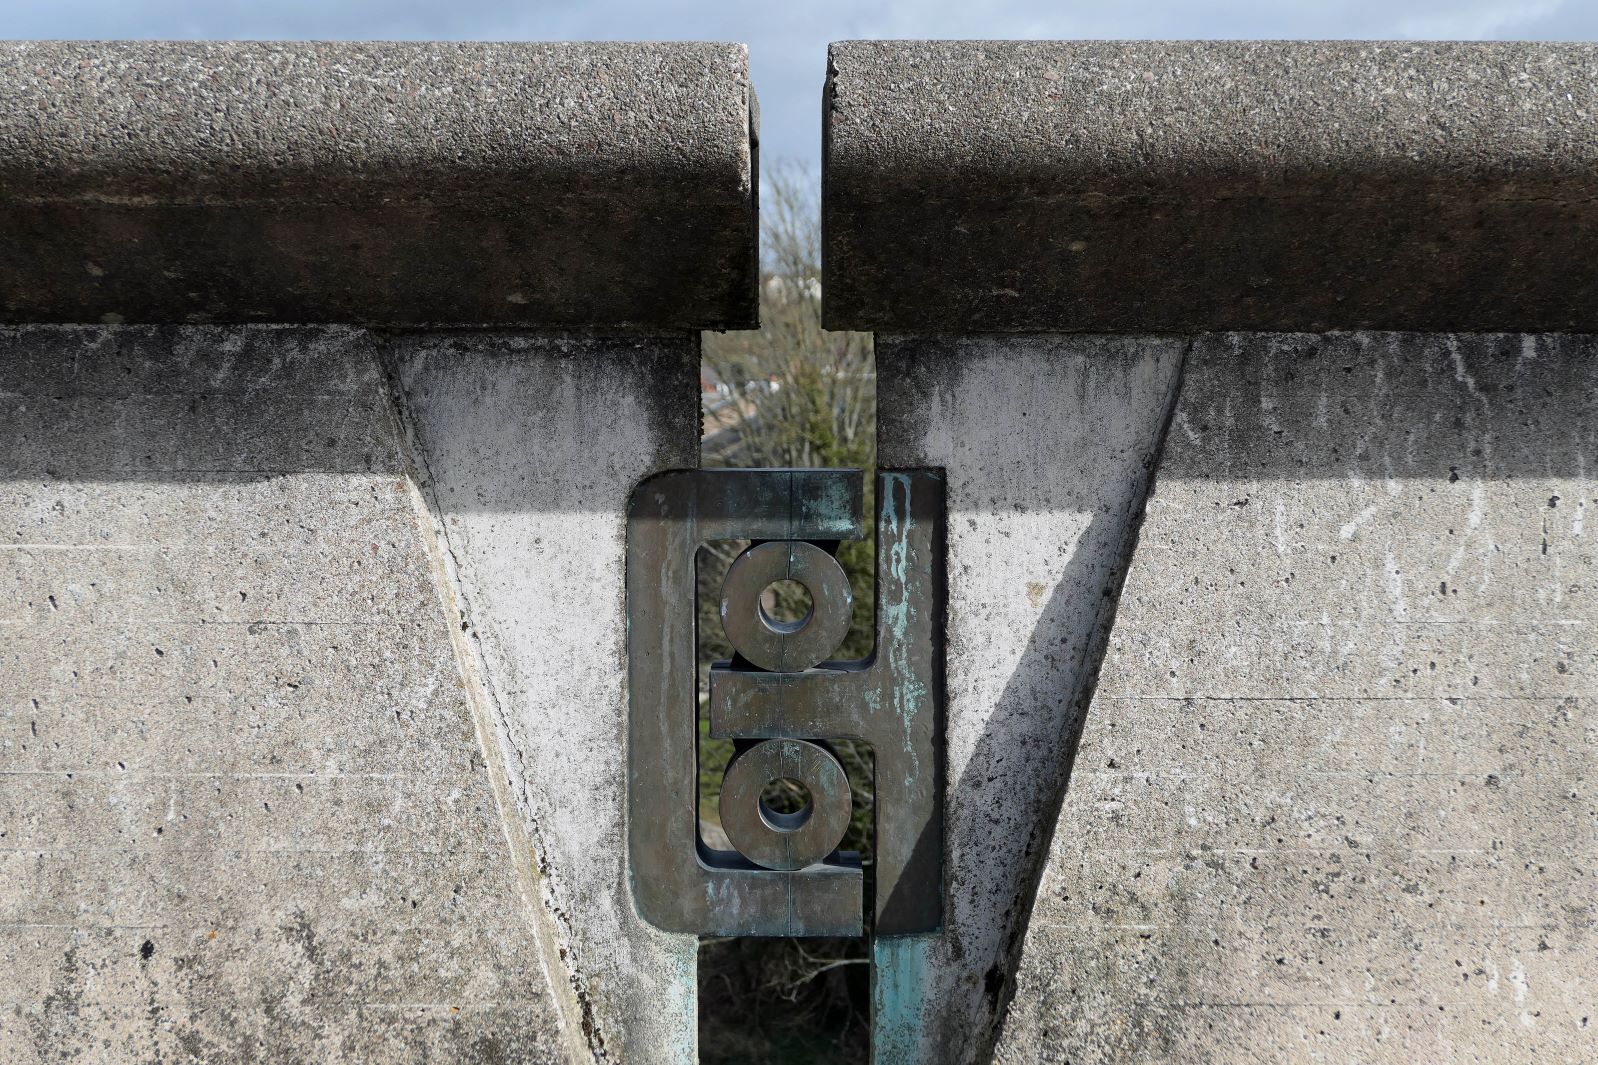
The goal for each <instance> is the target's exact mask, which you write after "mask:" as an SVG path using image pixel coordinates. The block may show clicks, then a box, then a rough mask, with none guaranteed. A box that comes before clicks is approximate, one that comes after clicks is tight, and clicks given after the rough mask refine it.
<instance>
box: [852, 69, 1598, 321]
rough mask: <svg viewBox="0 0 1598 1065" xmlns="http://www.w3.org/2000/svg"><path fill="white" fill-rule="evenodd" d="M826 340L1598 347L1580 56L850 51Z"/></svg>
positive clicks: (1589, 157) (1592, 196)
mask: <svg viewBox="0 0 1598 1065" xmlns="http://www.w3.org/2000/svg"><path fill="white" fill-rule="evenodd" d="M824 116H825V119H824V164H823V219H824V222H823V229H824V239H823V245H824V250H823V258H824V263H825V276H826V279H827V285H826V290H825V312H824V313H825V321H826V324H827V326H828V327H829V328H833V329H845V328H847V329H872V330H882V331H892V332H897V333H966V332H1023V331H1034V332H1047V331H1065V332H1107V333H1116V332H1173V333H1191V332H1203V331H1226V330H1259V331H1298V330H1307V331H1314V332H1321V331H1328V330H1354V329H1391V330H1417V331H1469V332H1477V331H1547V332H1564V331H1583V330H1591V329H1593V328H1598V45H1592V44H1545V43H1507V42H1495V43H1438V42H1357V41H1356V42H1269V41H1263V42H1238V41H1229V42H1206V41H1185V42H1145V41H1138V42H1111V41H1029V42H993V41H964V42H962V41H937V42H929V41H851V42H843V43H837V44H834V45H832V47H831V49H830V52H829V63H828V77H827V85H826V93H825V104H824Z"/></svg>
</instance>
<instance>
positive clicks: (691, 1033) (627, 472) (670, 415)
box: [394, 335, 699, 1065]
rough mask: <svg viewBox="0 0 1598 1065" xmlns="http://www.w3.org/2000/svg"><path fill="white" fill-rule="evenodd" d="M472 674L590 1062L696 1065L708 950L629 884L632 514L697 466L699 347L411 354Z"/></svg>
mask: <svg viewBox="0 0 1598 1065" xmlns="http://www.w3.org/2000/svg"><path fill="white" fill-rule="evenodd" d="M394 353H395V354H394V357H395V365H396V374H397V379H398V381H399V382H400V388H401V390H402V392H403V396H404V400H405V408H406V411H407V418H408V421H409V426H410V431H411V434H412V439H413V441H414V443H415V450H416V454H417V455H418V458H419V463H420V468H419V474H420V476H421V478H422V480H423V483H424V485H425V490H426V493H427V496H428V498H429V500H430V502H431V505H432V507H433V512H434V514H435V516H436V519H437V522H438V528H439V533H440V539H441V542H442V543H443V544H444V545H445V547H446V548H447V558H448V562H449V566H450V570H451V573H452V574H453V578H454V581H455V586H456V587H457V588H458V590H459V594H460V598H461V603H462V615H461V623H460V626H459V629H460V634H461V636H462V638H463V641H464V643H465V644H466V651H467V657H468V658H469V659H470V660H471V661H473V662H474V663H475V669H476V672H477V673H478V675H479V676H480V677H481V679H482V681H483V690H484V694H485V696H486V705H487V713H488V716H489V717H490V718H491V719H492V722H493V732H494V735H495V737H496V740H497V744H496V747H497V748H498V749H500V750H503V751H504V752H505V754H504V762H505V765H506V769H507V770H508V780H509V791H510V795H511V797H512V800H513V806H514V810H515V811H516V812H517V813H519V814H520V817H521V819H522V823H524V824H525V825H526V826H527V829H528V831H527V833H526V836H527V839H528V842H529V843H530V845H531V857H530V858H529V859H528V861H529V863H530V864H536V867H537V869H538V871H539V885H538V893H539V897H540V903H541V907H542V908H543V909H544V910H545V911H547V913H548V914H549V915H550V918H551V920H552V923H553V926H554V928H553V936H552V942H553V945H554V947H555V949H556V952H557V954H558V959H559V960H558V962H557V963H555V964H556V966H557V967H558V975H557V977H556V978H557V979H558V980H561V981H563V982H565V983H566V984H567V985H569V987H570V989H571V993H572V996H573V999H574V1001H575V1009H576V1011H577V1012H576V1016H575V1017H574V1018H573V1021H574V1024H575V1027H576V1028H577V1029H578V1030H579V1031H580V1032H581V1034H582V1037H583V1039H584V1041H585V1043H586V1052H587V1054H588V1055H589V1057H590V1058H591V1059H593V1060H605V1061H621V1062H648V1063H650V1065H656V1063H658V1065H693V1063H694V1062H695V1061H696V1060H697V1040H698V1018H697V1014H696V1009H695V1006H696V1001H697V998H696V993H697V985H696V980H695V961H696V952H697V949H698V942H697V940H696V938H695V937H693V936H689V935H670V934H667V933H664V932H661V931H658V930H656V929H654V928H652V927H651V926H649V925H647V924H645V923H644V922H643V921H642V920H641V919H640V918H639V917H638V915H637V913H636V911H635V909H634V906H633V901H632V892H631V889H630V886H629V883H628V879H627V868H626V855H627V842H626V841H627V826H626V787H627V750H626V731H627V730H626V724H627V691H626V676H627V669H626V661H625V657H624V656H625V647H626V643H625V638H626V624H627V618H626V603H625V601H624V580H625V564H624V561H625V546H626V518H625V513H626V506H627V500H628V497H629V496H630V495H631V494H632V490H633V488H634V486H635V485H637V483H638V482H639V481H641V480H642V479H643V478H644V477H646V476H648V475H649V474H651V473H654V472H656V471H658V470H661V469H667V468H672V467H691V466H695V465H697V464H698V449H699V401H698V395H699V391H698V389H699V385H698V372H699V347H698V342H697V339H695V338H692V337H690V336H686V335H684V336H682V337H680V338H677V339H669V340H668V339H655V340H648V341H643V340H612V341H606V340H602V339H589V340H559V339H548V338H545V339H539V338H527V337H513V336H506V337H503V338H497V339H494V340H493V341H492V342H487V341H485V340H484V339H483V338H481V337H470V338H450V337H448V336H446V335H434V336H422V337H414V338H405V339H401V340H398V341H396V342H395V345H394Z"/></svg>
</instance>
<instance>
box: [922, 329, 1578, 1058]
mask: <svg viewBox="0 0 1598 1065" xmlns="http://www.w3.org/2000/svg"><path fill="white" fill-rule="evenodd" d="M1126 343H1127V344H1129V345H1131V346H1134V347H1135V346H1139V345H1142V344H1147V345H1149V346H1151V347H1152V348H1154V349H1155V350H1159V349H1161V348H1163V345H1164V344H1165V343H1166V341H1163V340H1148V341H1136V340H1128V341H1127V342H1126ZM1595 471H1598V340H1595V338H1593V337H1590V336H1569V337H1527V336H1452V337H1447V336H1433V337H1421V336H1413V335H1402V334H1400V335H1391V334H1385V335H1384V334H1375V335H1331V336H1305V335H1297V336H1275V337H1271V336H1215V337H1208V338H1204V339H1202V340H1200V341H1199V342H1198V343H1197V345H1196V347H1195V349H1194V351H1193V353H1192V355H1191V357H1190V359H1189V361H1188V365H1187V368H1186V371H1185V385H1184V390H1183V393H1182V396H1181V399H1180V402H1179V406H1178V409H1177V412H1176V415H1175V417H1174V420H1173V425H1172V428H1171V430H1170V433H1169V437H1168V443H1167V447H1166V452H1165V457H1164V460H1163V462H1162V463H1161V465H1160V467H1159V471H1158V474H1157V486H1156V491H1155V493H1154V495H1153V496H1152V498H1151V500H1150V502H1149V505H1148V516H1147V520H1146V522H1145V524H1144V526H1143V529H1142V533H1141V540H1140V543H1139V546H1138V548H1137V551H1136V554H1135V555H1134V557H1133V559H1132V564H1131V569H1130V573H1129V575H1128V576H1127V578H1126V583H1125V587H1124V591H1123V593H1122V598H1121V603H1120V608H1119V616H1118V618H1117V620H1116V622H1115V626H1114V629H1113V631H1112V634H1111V639H1110V644H1109V649H1108V652H1107V657H1106V658H1105V661H1104V665H1103V672H1102V677H1101V680H1100V683H1099V687H1098V690H1097V693H1096V695H1095V696H1094V699H1093V703H1092V707H1091V710H1090V712H1089V713H1088V715H1087V719H1086V728H1085V732H1084V734H1083V737H1082V741H1081V747H1080V750H1079V753H1078V756H1077V762H1076V769H1075V773H1074V775H1073V778H1072V781H1071V786H1070V791H1069V794H1068V796H1067V798H1066V802H1065V806H1064V810H1063V812H1062V814H1061V817H1060V820H1059V824H1058V828H1057V830H1056V832H1055V835H1054V845H1053V849H1052V851H1051V854H1050V859H1049V865H1048V869H1047V872H1046V874H1045V876H1044V879H1043V884H1042V889H1041V892H1040V894H1039V897H1038V902H1037V906H1036V910H1035V912H1034V916H1033V921H1032V928H1031V931H1030V934H1029V936H1028V938H1027V940H1026V945H1025V949H1024V953H1023V959H1022V965H1021V968H1020V971H1019V975H1018V977H1017V990H1016V996H1015V999H1014V1002H1013V1004H1012V1006H1011V1010H1010V1017H1009V1020H1008V1022H1007V1024H1006V1027H1005V1031H1004V1037H1003V1041H1002V1044H1001V1046H1000V1050H999V1053H998V1060H999V1061H1000V1062H1003V1063H1006V1065H1021V1063H1031V1062H1064V1061H1069V1062H1071V1063H1073V1065H1092V1063H1096V1062H1104V1063H1109V1062H1115V1063H1118V1065H1138V1063H1155V1062H1160V1063H1164V1062H1172V1061H1180V1062H1191V1063H1200V1065H1202V1063H1228V1065H1230V1063H1243V1062H1256V1061H1273V1062H1276V1061H1279V1062H1312V1061H1317V1062H1318V1061H1335V1062H1355V1061H1357V1062H1364V1063H1378V1062H1405V1063H1412V1062H1495V1063H1496V1062H1503V1063H1531V1062H1536V1063H1544V1062H1565V1063H1577V1062H1591V1061H1594V1060H1598V1006H1595V1002H1594V995H1593V988H1594V987H1595V986H1598V928H1595V924H1594V922H1595V919H1598V912H1595V897H1598V896H1595V892H1594V876H1595V875H1598V807H1595V803H1594V794H1593V778H1594V765H1595V759H1598V755H1595V753H1594V752H1595V750H1598V748H1595V746H1594V740H1595V738H1598V736H1595V732H1594V728H1595V725H1594V719H1593V700H1594V694H1595V691H1598V688H1595V677H1598V552H1595V550H1594V540H1593V536H1594V524H1593V519H1594V517H1595V516H1598V509H1595V508H1598V486H1595V484H1594V481H1593V475H1594V472H1595ZM959 571H960V566H959V562H958V558H957V559H956V560H955V565H953V566H951V572H953V573H957V572H959ZM1077 608H1079V609H1080V608H1082V605H1081V604H1080V603H1079V604H1078V605H1077ZM952 621H953V623H954V624H959V619H958V616H956V617H955V618H954V619H952ZM991 631H993V632H995V633H1001V634H1002V633H1004V630H1003V628H999V627H996V628H995V629H993V630H991ZM1001 671H1002V665H1001ZM954 675H957V674H955V673H953V671H951V676H954Z"/></svg>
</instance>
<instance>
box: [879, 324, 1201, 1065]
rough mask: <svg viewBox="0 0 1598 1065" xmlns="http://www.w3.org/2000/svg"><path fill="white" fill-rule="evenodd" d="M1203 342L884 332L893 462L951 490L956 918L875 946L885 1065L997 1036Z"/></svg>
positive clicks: (966, 1058)
mask: <svg viewBox="0 0 1598 1065" xmlns="http://www.w3.org/2000/svg"><path fill="white" fill-rule="evenodd" d="M1186 345H1187V342H1186V341H1183V340H1180V339H1175V338H1172V339H1163V340H1162V339H1154V340H1148V339H1140V340H1134V341H1123V340H1120V339H1116V338H1105V337H1082V338H1073V337H1055V338H1010V339H1006V338H984V339H968V340H953V339H944V340H937V339H928V338H910V337H885V336H878V338H877V367H878V381H879V386H878V387H879V391H878V409H879V414H878V417H879V439H880V451H879V461H880V462H881V464H882V465H883V466H885V467H892V466H941V467H943V468H944V469H945V471H946V474H947V485H948V489H947V490H948V629H947V640H948V644H947V647H948V650H947V656H948V657H947V670H946V675H947V684H948V709H947V715H948V717H947V730H946V734H947V742H948V761H947V777H946V786H947V798H946V812H945V824H946V830H945V831H946V848H947V850H946V861H945V886H946V892H947V900H946V908H945V927H944V930H943V932H942V934H941V935H940V936H932V937H904V938H897V939H879V940H878V941H877V942H876V961H877V966H878V972H877V982H876V988H875V999H876V1017H875V1030H874V1033H873V1039H874V1052H875V1056H876V1060H877V1061H878V1062H882V1063H884V1065H887V1063H892V1065H923V1063H936V1062H970V1061H977V1060H981V1059H982V1058H983V1057H985V1055H986V1052H987V1051H988V1049H989V1048H990V1047H991V1043H992V1039H993V1036H994V1032H995V1030H996V1026H997V1024H998V1022H999V1019H1000V1016H1001V1014H1002V1010H1003V1007H1004V1004H1005V1002H1006V1001H1007V1000H1008V998H1009V994H1010V987H1011V984H1010V972H1011V970H1012V968H1013V965H1014V962H1015V956H1016V954H1017V952H1018V949H1019V946H1020V942H1021V936H1022V934H1023V932H1024V931H1025V928H1026V921H1027V917H1028V914H1029V911H1030V908H1031V897H1032V889H1033V887H1034V885H1035V883H1036V878H1037V875H1038V872H1039V870H1040V867H1041V863H1042V860H1043V857H1044V855H1045V853H1046V851H1047V846H1048V838H1049V830H1050V829H1051V827H1052V826H1053V823H1054V819H1055V814H1056V811H1057V810H1058V808H1059V801H1060V792H1061V789H1062V788H1063V786H1064V784H1065V780H1066V776H1067V774H1068V772H1069V769H1070V765H1071V752H1072V748H1073V746H1074V737H1075V735H1076V730H1077V728H1078V727H1079V723H1080V718H1081V710H1082V707H1083V705H1084V703H1085V699H1086V698H1087V696H1088V694H1090V692H1091V683H1092V676H1093V672H1094V668H1095V666H1096V664H1097V662H1098V659H1099V654H1100V649H1101V648H1102V646H1103V640H1104V636H1105V631H1106V629H1107V628H1108V626H1109V624H1110V621H1111V619H1112V616H1113V611H1114V603H1115V595H1116V593H1117V591H1118V588H1119V582H1120V578H1121V575H1122V574H1123V573H1124V572H1125V565H1126V560H1127V556H1128V554H1129V552H1130V551H1131V549H1132V543H1133V536H1134V533H1135V529H1136V522H1137V518H1138V516H1139V515H1140V513H1141V511H1142V506H1143V499H1144V493H1145V490H1146V486H1147V483H1148V478H1149V474H1150V472H1151V470H1152V468H1153V464H1154V461H1155V456H1156V454H1157V453H1158V450H1159V443H1160V437H1161V434H1162V433H1163V431H1164V428H1165V425H1166V423H1167V420H1168V418H1169V415H1170V409H1171V403H1172V402H1173V400H1174V397H1175V394H1176V385H1177V378H1178V372H1179V368H1180V365H1181V360H1182V353H1183V351H1184V350H1185V348H1186Z"/></svg>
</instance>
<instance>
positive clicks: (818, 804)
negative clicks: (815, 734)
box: [721, 740, 851, 869]
mask: <svg viewBox="0 0 1598 1065" xmlns="http://www.w3.org/2000/svg"><path fill="white" fill-rule="evenodd" d="M779 777H788V778H790V779H792V780H797V781H799V782H800V783H801V784H803V785H804V786H805V787H806V788H807V789H809V791H810V805H809V806H807V807H806V808H805V809H804V810H801V811H799V812H797V813H793V814H779V813H776V812H775V811H772V810H769V809H767V808H766V807H765V804H763V803H762V802H761V801H760V793H761V792H762V791H764V790H765V789H766V785H767V784H768V783H770V782H771V781H773V780H776V779H778V778H779ZM850 797H851V793H850V789H849V775H848V774H847V773H845V772H844V769H843V766H842V765H840V764H839V762H838V759H836V758H834V757H833V755H832V752H831V751H829V750H827V749H826V748H825V747H822V746H821V745H819V744H815V743H809V742H807V741H805V740H766V741H765V742H763V743H757V744H755V745H754V746H753V747H749V748H747V749H746V750H744V751H742V752H741V753H740V754H739V755H738V756H737V757H736V758H734V759H733V760H732V763H731V764H730V765H728V766H727V773H726V775H725V776H723V777H722V780H721V827H722V828H723V829H724V830H725V831H726V833H727V838H728V839H729V840H731V841H732V845H733V846H734V847H736V848H737V849H738V853H740V854H742V855H743V856H744V857H745V858H748V859H749V860H750V861H751V862H754V863H755V864H756V865H759V866H763V867H764V868H767V869H803V868H804V867H805V866H807V865H814V864H815V863H817V862H819V861H821V860H822V859H823V858H825V857H826V856H827V855H829V854H831V853H832V852H833V851H835V850H837V849H838V844H839V843H840V842H841V841H842V840H843V835H844V833H845V832H847V831H848V830H849V806H850Z"/></svg>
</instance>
